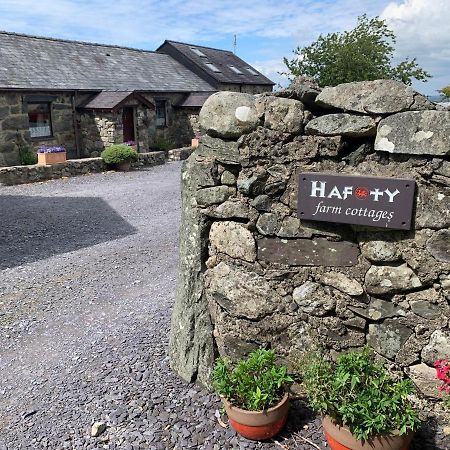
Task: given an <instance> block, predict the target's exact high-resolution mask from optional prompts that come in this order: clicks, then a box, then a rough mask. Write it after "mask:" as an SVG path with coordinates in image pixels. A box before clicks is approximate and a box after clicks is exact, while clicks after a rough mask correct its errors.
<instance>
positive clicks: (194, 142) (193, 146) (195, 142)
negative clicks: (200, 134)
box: [191, 138, 199, 148]
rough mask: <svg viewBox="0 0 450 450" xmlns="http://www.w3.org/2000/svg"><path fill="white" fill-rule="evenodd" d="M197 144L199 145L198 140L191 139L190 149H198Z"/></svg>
mask: <svg viewBox="0 0 450 450" xmlns="http://www.w3.org/2000/svg"><path fill="white" fill-rule="evenodd" d="M198 144H199V140H198V139H197V138H193V139H192V140H191V147H192V148H197V147H198Z"/></svg>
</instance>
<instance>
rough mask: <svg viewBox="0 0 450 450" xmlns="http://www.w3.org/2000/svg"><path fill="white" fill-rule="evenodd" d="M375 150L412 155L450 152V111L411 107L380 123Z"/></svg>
mask: <svg viewBox="0 0 450 450" xmlns="http://www.w3.org/2000/svg"><path fill="white" fill-rule="evenodd" d="M375 150H378V151H384V152H389V153H404V154H408V155H434V156H445V155H450V111H408V112H403V113H399V114H394V115H393V116H389V117H386V118H384V119H383V120H381V121H380V123H379V124H378V132H377V137H376V139H375Z"/></svg>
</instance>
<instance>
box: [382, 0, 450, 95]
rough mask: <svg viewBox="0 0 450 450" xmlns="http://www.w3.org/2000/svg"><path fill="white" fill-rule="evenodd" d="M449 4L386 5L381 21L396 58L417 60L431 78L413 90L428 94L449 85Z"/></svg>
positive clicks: (406, 1) (415, 0)
mask: <svg viewBox="0 0 450 450" xmlns="http://www.w3.org/2000/svg"><path fill="white" fill-rule="evenodd" d="M449 8H450V1H449V0H432V1H430V0H401V1H394V2H391V3H389V4H388V5H387V6H386V7H385V8H384V10H383V12H382V15H381V17H382V18H384V19H386V21H387V23H388V24H389V26H390V27H391V28H392V29H393V30H394V32H395V34H396V36H397V44H396V56H397V57H398V58H399V59H403V58H405V57H407V56H409V57H417V61H418V63H419V65H420V66H422V67H423V68H424V69H426V70H428V71H429V72H430V73H431V74H432V75H433V78H432V79H431V80H430V81H429V82H428V85H429V86H427V87H426V88H425V86H424V85H419V84H416V85H415V86H416V88H417V89H421V90H424V89H426V90H427V91H428V92H431V91H433V90H436V89H439V88H441V87H444V86H446V85H448V84H449V83H450V20H449V17H448V13H449Z"/></svg>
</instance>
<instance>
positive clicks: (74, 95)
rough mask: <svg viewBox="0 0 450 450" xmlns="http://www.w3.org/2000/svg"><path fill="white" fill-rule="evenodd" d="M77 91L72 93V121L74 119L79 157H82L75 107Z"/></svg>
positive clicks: (76, 147) (76, 148)
mask: <svg viewBox="0 0 450 450" xmlns="http://www.w3.org/2000/svg"><path fill="white" fill-rule="evenodd" d="M76 95H77V91H74V93H73V94H72V97H71V100H72V121H73V132H74V136H75V150H76V152H77V158H81V148H80V136H79V133H78V124H77V112H76V109H75V99H76Z"/></svg>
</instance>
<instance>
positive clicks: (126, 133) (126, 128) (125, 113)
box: [122, 107, 136, 142]
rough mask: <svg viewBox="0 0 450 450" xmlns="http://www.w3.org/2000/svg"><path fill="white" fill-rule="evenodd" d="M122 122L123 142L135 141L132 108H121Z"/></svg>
mask: <svg viewBox="0 0 450 450" xmlns="http://www.w3.org/2000/svg"><path fill="white" fill-rule="evenodd" d="M122 124H123V142H130V141H133V142H134V141H135V137H136V136H135V134H134V108H129V107H127V108H123V110H122Z"/></svg>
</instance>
